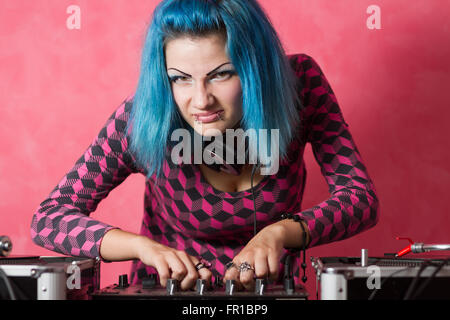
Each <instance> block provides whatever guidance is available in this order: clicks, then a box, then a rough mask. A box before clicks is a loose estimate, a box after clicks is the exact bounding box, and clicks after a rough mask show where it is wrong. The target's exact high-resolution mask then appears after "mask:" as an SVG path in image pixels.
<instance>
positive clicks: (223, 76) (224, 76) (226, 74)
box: [212, 70, 235, 80]
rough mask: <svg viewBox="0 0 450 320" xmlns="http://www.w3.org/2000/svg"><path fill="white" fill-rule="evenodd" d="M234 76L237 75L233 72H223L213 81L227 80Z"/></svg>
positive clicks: (216, 75) (218, 73)
mask: <svg viewBox="0 0 450 320" xmlns="http://www.w3.org/2000/svg"><path fill="white" fill-rule="evenodd" d="M233 74H235V72H234V71H231V70H227V71H221V72H217V73H216V74H215V75H214V76H213V77H212V79H217V80H225V79H228V78H230V77H231V76H232V75H233Z"/></svg>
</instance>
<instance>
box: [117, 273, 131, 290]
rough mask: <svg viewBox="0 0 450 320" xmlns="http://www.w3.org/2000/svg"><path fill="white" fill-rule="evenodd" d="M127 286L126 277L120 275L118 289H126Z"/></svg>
mask: <svg viewBox="0 0 450 320" xmlns="http://www.w3.org/2000/svg"><path fill="white" fill-rule="evenodd" d="M128 286H129V284H128V275H126V274H122V275H120V276H119V285H118V286H117V287H118V288H127V287H128Z"/></svg>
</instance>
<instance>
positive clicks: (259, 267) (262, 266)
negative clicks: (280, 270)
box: [255, 252, 269, 279]
mask: <svg viewBox="0 0 450 320" xmlns="http://www.w3.org/2000/svg"><path fill="white" fill-rule="evenodd" d="M268 274H269V265H268V261H267V254H266V253H262V252H260V253H257V254H256V255H255V277H256V278H261V279H262V278H266V277H267V276H268Z"/></svg>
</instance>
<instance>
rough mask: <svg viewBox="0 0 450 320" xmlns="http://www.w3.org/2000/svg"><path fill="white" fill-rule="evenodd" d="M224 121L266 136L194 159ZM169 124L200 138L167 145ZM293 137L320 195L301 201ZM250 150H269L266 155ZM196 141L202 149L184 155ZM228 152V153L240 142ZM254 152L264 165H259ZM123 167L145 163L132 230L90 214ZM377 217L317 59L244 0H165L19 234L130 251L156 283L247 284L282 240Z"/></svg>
mask: <svg viewBox="0 0 450 320" xmlns="http://www.w3.org/2000/svg"><path fill="white" fill-rule="evenodd" d="M229 129H234V130H236V129H241V130H242V131H244V132H249V131H248V130H251V129H252V130H254V131H252V132H257V133H260V132H263V133H267V137H268V138H267V139H261V138H258V139H253V140H252V139H247V142H248V143H247V144H244V145H246V146H247V147H246V148H245V149H244V152H243V153H244V155H247V156H244V160H245V161H244V162H239V163H236V162H235V161H229V159H228V158H227V159H226V162H227V163H228V164H227V163H225V164H223V165H220V164H219V165H217V164H214V165H212V164H211V163H209V162H207V161H204V157H202V156H204V155H205V153H204V151H205V150H207V149H208V146H210V144H208V143H205V141H210V140H211V141H214V142H215V141H216V139H218V137H222V136H224V135H225V132H227V130H229ZM177 130H186V132H188V133H190V136H191V137H193V136H196V135H197V136H200V137H203V138H204V140H203V141H202V144H201V147H200V149H199V148H195V147H193V148H190V149H189V148H185V149H183V152H182V153H179V155H180V157H178V158H177V157H175V158H174V156H173V155H174V152H173V151H174V150H175V149H176V148H177V147H179V145H176V144H175V143H174V139H173V138H174V133H175V132H179V131H177ZM242 131H241V132H242ZM211 132H218V133H219V134H211ZM221 134H222V135H221ZM207 138H208V139H207ZM209 138H211V139H209ZM217 141H219V140H217ZM306 143H311V145H312V150H313V152H314V155H315V158H316V159H317V161H318V163H319V165H320V166H321V170H322V173H323V175H324V177H325V179H326V181H327V183H328V185H329V191H330V197H329V198H328V199H325V200H324V201H323V202H321V203H319V204H318V205H317V206H314V207H313V208H309V209H304V210H302V209H301V201H302V196H303V190H304V186H305V179H306V170H305V165H304V161H303V152H304V149H305V145H306ZM227 145H228V142H227ZM184 146H186V147H188V146H193V145H192V143H186V144H184ZM216 146H217V145H216ZM261 148H262V149H261ZM264 148H265V149H264ZM177 150H178V149H177ZM255 150H271V152H270V154H271V155H273V154H278V155H279V157H274V158H272V159H271V162H270V163H269V162H267V159H268V157H267V156H266V157H265V156H264V155H263V154H262V153H261V152H255ZM249 151H254V152H249ZM199 152H200V155H201V157H200V158H201V159H203V160H202V161H200V162H194V163H193V162H191V161H187V160H192V159H193V158H195V157H196V156H198V153H199ZM233 152H234V158H233V159H232V160H235V159H236V156H239V155H242V152H241V151H239V150H237V149H236V147H235V148H234V149H233V148H231V153H233ZM249 154H251V156H248V155H249ZM266 155H267V154H266ZM176 159H178V160H176ZM180 159H181V161H180ZM241 159H242V158H241ZM251 160H254V161H251ZM233 162H234V163H233ZM264 164H265V165H264ZM267 164H270V165H271V168H272V169H274V170H272V171H270V170H269V171H267V170H266V171H263V169H267V167H268V165H267ZM274 164H275V165H274ZM268 172H269V173H268ZM132 173H140V174H144V175H145V176H146V185H145V205H144V217H143V222H142V229H141V231H140V233H139V234H134V233H130V232H126V231H124V230H121V229H120V228H119V227H118V226H110V225H108V224H105V223H103V222H100V221H97V220H95V219H93V218H91V217H89V214H90V213H91V212H93V211H95V209H96V207H97V205H98V203H99V202H100V201H101V200H102V199H104V198H105V197H106V196H107V195H108V194H109V192H110V191H111V190H112V189H113V188H114V187H116V186H117V185H119V184H120V183H121V182H123V181H124V180H125V179H126V178H127V177H128V176H129V175H130V174H132ZM286 217H288V218H291V219H285V218H286ZM377 220H378V199H377V196H376V193H375V189H374V186H373V184H372V181H371V179H370V177H369V175H368V173H367V170H366V168H365V166H364V164H363V162H362V160H361V156H360V154H359V152H358V149H357V147H356V146H355V144H354V142H353V140H352V136H351V134H350V132H349V130H348V125H347V124H346V122H345V121H344V118H343V116H342V113H341V111H340V108H339V106H338V103H337V101H336V98H335V96H334V94H333V91H332V90H331V88H330V85H329V83H328V82H327V80H326V78H325V76H324V74H323V73H322V71H321V69H320V67H319V66H318V65H317V63H316V62H315V61H314V60H313V59H312V58H311V57H309V56H307V55H305V54H298V55H292V56H286V54H285V52H284V51H283V48H282V46H281V44H280V41H279V39H278V37H277V34H276V32H275V31H274V29H273V27H272V25H271V24H270V22H269V20H268V18H267V16H266V15H265V13H264V12H263V10H262V9H261V7H260V6H259V4H258V3H257V2H256V1H255V0H165V1H162V2H161V3H160V4H159V5H158V7H157V8H156V9H155V11H154V14H153V17H152V23H151V25H150V27H149V29H148V32H147V37H146V41H145V45H144V49H143V55H142V65H141V74H140V78H139V82H138V86H137V89H136V92H135V93H134V94H132V95H131V96H130V97H128V98H127V99H125V101H124V102H123V103H122V104H121V105H120V106H119V107H118V108H117V110H116V111H115V112H114V113H113V115H112V116H111V117H110V118H109V120H108V121H107V123H106V124H105V126H104V128H103V129H102V130H101V131H100V133H99V135H98V136H97V137H96V139H95V140H94V142H93V143H92V144H91V145H90V146H89V148H88V149H87V150H86V152H85V153H84V154H83V155H82V156H81V158H80V159H79V160H78V161H77V162H76V164H75V166H74V167H73V168H72V169H71V170H70V171H69V172H68V173H67V175H66V176H65V177H64V178H63V179H62V181H60V183H59V184H58V185H57V186H56V188H55V189H54V190H53V191H52V192H51V193H50V195H49V197H48V198H47V199H46V200H44V201H43V202H42V203H41V204H40V206H39V208H38V209H37V211H36V213H35V214H34V216H33V220H32V226H31V233H32V238H33V240H34V242H35V243H36V244H38V245H41V246H44V247H45V248H48V249H50V250H54V251H57V252H60V253H63V254H67V255H74V256H84V257H99V258H101V259H103V260H104V261H121V260H129V259H134V262H133V267H132V272H131V279H132V282H133V283H138V282H139V281H140V280H141V279H142V278H143V277H145V276H146V275H147V274H148V273H150V272H155V271H156V272H157V273H158V275H159V280H160V283H161V285H163V286H165V284H166V281H167V279H169V278H174V279H177V280H179V281H180V287H181V289H183V290H186V289H189V288H192V287H193V286H194V285H195V281H196V279H199V278H200V279H205V280H207V281H208V282H211V281H214V280H215V279H216V278H218V277H220V279H223V280H224V281H225V280H227V279H234V280H236V282H237V283H238V285H239V286H240V287H241V288H242V287H243V288H245V289H251V288H252V287H253V285H254V279H255V278H261V277H268V278H271V279H272V280H274V281H277V280H279V279H280V276H281V275H282V272H281V268H280V259H281V258H282V257H283V256H284V254H286V252H287V249H288V248H306V247H312V246H317V245H319V244H325V243H329V242H332V241H337V240H342V239H345V238H348V237H350V236H353V235H355V234H357V233H359V232H362V231H364V230H367V229H368V228H370V227H372V226H374V225H375V224H376V222H377ZM296 280H297V281H298V277H296Z"/></svg>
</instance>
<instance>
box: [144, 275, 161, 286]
mask: <svg viewBox="0 0 450 320" xmlns="http://www.w3.org/2000/svg"><path fill="white" fill-rule="evenodd" d="M157 279H158V275H157V274H156V273H150V274H149V275H148V277H145V278H144V279H142V289H153V288H154V287H156V282H157Z"/></svg>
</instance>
